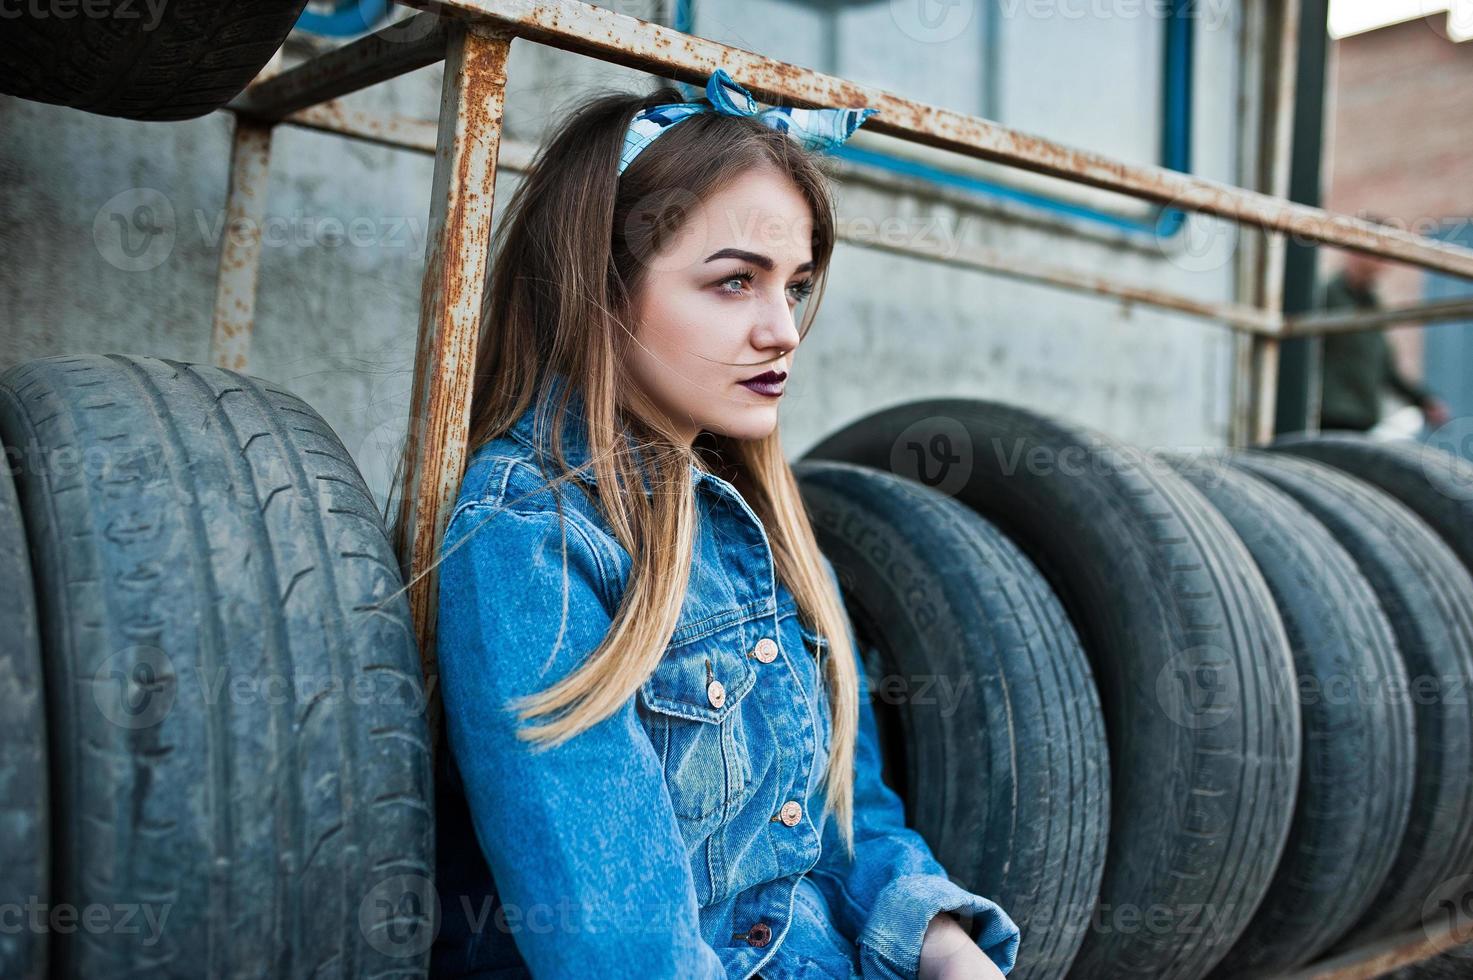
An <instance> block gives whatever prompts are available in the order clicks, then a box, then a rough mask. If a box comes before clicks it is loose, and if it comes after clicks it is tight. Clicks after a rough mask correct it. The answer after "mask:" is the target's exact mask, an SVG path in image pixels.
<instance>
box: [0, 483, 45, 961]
mask: <svg viewBox="0 0 1473 980" xmlns="http://www.w3.org/2000/svg"><path fill="white" fill-rule="evenodd" d="M7 462H8V461H7ZM0 586H3V588H0V705H4V708H3V710H0V854H3V855H5V875H4V882H5V883H4V885H3V886H0V908H3V909H5V910H7V911H8V912H9V914H8V915H7V916H6V919H7V921H6V923H5V925H6V927H7V928H4V929H0V977H6V978H12V977H13V978H15V980H40V978H41V977H44V976H46V975H47V974H46V942H47V934H46V933H45V932H44V931H41V930H38V929H33V928H31V921H32V920H31V914H30V909H31V907H32V903H35V902H40V903H41V904H42V906H43V907H44V906H45V904H46V903H47V902H49V900H50V896H51V887H50V879H51V828H50V825H49V823H50V796H51V794H50V790H49V788H48V787H47V785H46V771H47V767H46V704H45V701H44V699H43V697H42V685H41V634H40V627H39V625H38V623H37V620H36V594H35V591H34V589H33V587H32V580H31V560H30V555H29V554H28V553H27V551H26V531H25V526H24V524H23V523H22V521H21V513H20V502H19V501H18V500H17V499H16V496H15V484H14V483H13V482H12V481H11V478H10V467H9V465H7V466H5V467H0Z"/></svg>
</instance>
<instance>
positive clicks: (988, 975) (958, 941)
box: [916, 912, 1003, 980]
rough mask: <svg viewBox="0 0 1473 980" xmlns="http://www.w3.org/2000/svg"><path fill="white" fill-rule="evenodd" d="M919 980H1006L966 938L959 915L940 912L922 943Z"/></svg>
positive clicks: (927, 930) (929, 926) (995, 966)
mask: <svg viewBox="0 0 1473 980" xmlns="http://www.w3.org/2000/svg"><path fill="white" fill-rule="evenodd" d="M916 977H917V980H1003V972H1002V971H1001V970H999V969H998V968H997V964H996V963H994V962H992V958H991V957H989V956H988V955H987V954H986V953H984V952H982V950H981V948H980V947H979V946H978V945H977V943H976V941H975V940H973V939H972V937H971V936H968V935H967V931H966V930H965V929H963V928H962V926H961V923H960V922H958V921H957V920H956V916H954V915H952V914H951V913H950V912H938V913H936V915H935V916H933V917H932V919H931V921H930V923H929V924H928V925H927V926H926V935H925V937H924V938H923V939H922V940H921V962H920V966H919V967H918V968H917V970H916Z"/></svg>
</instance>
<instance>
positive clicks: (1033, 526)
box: [809, 399, 1300, 980]
mask: <svg viewBox="0 0 1473 980" xmlns="http://www.w3.org/2000/svg"><path fill="white" fill-rule="evenodd" d="M809 456H810V457H811V458H823V459H838V460H847V461H850V462H854V463H859V464H862V465H867V466H872V467H876V468H878V469H882V470H888V471H891V472H895V473H898V474H899V475H901V476H906V477H910V478H913V479H918V480H920V481H921V482H923V483H927V484H928V485H932V486H937V487H938V488H939V489H940V490H941V491H942V492H945V493H949V494H951V495H953V496H955V497H957V498H958V499H959V500H961V501H962V502H963V503H965V504H968V505H969V506H971V507H972V508H973V509H974V510H976V511H977V512H979V513H980V514H982V516H984V517H986V518H987V519H988V520H990V521H992V522H993V523H995V524H996V525H998V526H999V528H1000V529H1001V530H1002V531H1003V532H1004V533H1005V534H1007V535H1008V536H1009V537H1010V538H1012V539H1013V541H1015V542H1016V543H1017V544H1018V545H1020V546H1021V547H1022V549H1023V551H1024V552H1025V553H1026V554H1027V555H1028V556H1029V558H1030V559H1032V561H1033V562H1034V564H1035V565H1037V566H1038V567H1039V569H1040V570H1041V571H1042V572H1043V574H1044V576H1045V578H1046V579H1047V580H1048V581H1049V583H1050V584H1051V585H1052V586H1053V588H1054V591H1055V592H1056V593H1057V594H1058V595H1059V597H1060V598H1061V599H1062V600H1063V602H1064V607H1065V609H1066V610H1067V611H1068V613H1069V616H1070V618H1071V620H1072V621H1073V623H1074V626H1075V628H1076V629H1077V630H1078V632H1079V634H1080V637H1081V639H1082V641H1083V643H1084V647H1085V651H1086V652H1087V653H1088V654H1089V658H1090V663H1091V666H1092V667H1093V670H1094V676H1095V679H1096V681H1097V683H1098V685H1099V689H1100V701H1101V704H1102V706H1103V708H1104V711H1105V726H1106V731H1107V733H1108V738H1109V743H1110V763H1111V779H1110V799H1111V807H1110V828H1111V829H1110V843H1109V848H1108V853H1107V857H1106V861H1105V873H1104V877H1103V880H1102V882H1101V885H1100V896H1099V904H1098V906H1097V907H1096V908H1095V909H1093V910H1081V914H1083V915H1088V916H1089V917H1090V919H1091V923H1090V928H1089V930H1088V932H1087V933H1086V936H1085V939H1084V943H1083V944H1082V946H1081V949H1080V952H1079V955H1078V956H1077V957H1076V959H1075V962H1074V966H1073V969H1072V971H1071V973H1070V975H1071V976H1078V977H1084V978H1088V980H1108V978H1112V977H1121V978H1131V980H1134V978H1138V977H1140V976H1150V977H1153V978H1161V980H1196V978H1200V977H1202V976H1204V975H1205V974H1206V973H1207V971H1208V970H1210V969H1211V968H1212V965H1213V964H1214V963H1216V962H1217V960H1218V959H1220V958H1221V957H1222V956H1223V955H1225V954H1226V953H1227V950H1228V947H1229V946H1230V945H1231V944H1232V943H1233V941H1234V940H1236V939H1237V937H1238V935H1239V933H1241V932H1242V930H1243V928H1244V927H1246V926H1247V924H1248V920H1249V918H1250V917H1251V916H1252V913H1253V910H1254V909H1255V908H1256V907H1257V905H1258V902H1259V901H1260V900H1261V899H1262V897H1263V894H1264V891H1265V889H1266V888H1267V887H1268V883H1269V879H1270V877H1271V875H1272V873H1273V868H1274V865H1275V864H1276V863H1277V862H1278V859H1279V854H1280V852H1281V851H1282V849H1283V846H1284V842H1285V839H1286V837H1287V835H1288V831H1289V823H1290V818H1291V816H1292V810H1293V801H1294V792H1295V787H1296V785H1297V782H1298V778H1299V742H1300V731H1299V713H1298V705H1297V703H1296V700H1295V695H1294V690H1293V687H1294V663H1293V660H1292V658H1291V657H1290V654H1289V644H1288V639H1287V637H1286V636H1285V634H1284V628H1283V625H1282V624H1281V623H1280V622H1279V618H1278V613H1277V612H1276V611H1275V609H1274V604H1273V597H1272V596H1271V595H1270V594H1269V591H1268V586H1267V585H1266V584H1265V583H1264V581H1263V577H1262V576H1261V575H1260V574H1259V572H1258V569H1257V568H1256V567H1255V566H1254V564H1253V559H1252V558H1251V557H1250V556H1249V554H1248V552H1247V549H1246V548H1245V547H1244V546H1243V543H1242V542H1241V541H1240V540H1238V538H1237V536H1236V535H1235V534H1234V533H1233V531H1232V528H1230V527H1229V526H1228V524H1227V522H1226V521H1225V520H1224V519H1223V518H1222V516H1221V515H1220V514H1218V513H1217V512H1216V511H1215V510H1213V508H1212V506H1211V504H1209V503H1208V502H1207V501H1206V499H1204V498H1203V497H1202V496H1201V494H1199V493H1198V492H1197V491H1196V490H1195V489H1193V488H1192V486H1191V485H1190V484H1189V483H1187V482H1186V481H1185V480H1183V479H1182V478H1181V477H1180V476H1178V475H1176V474H1175V473H1173V472H1171V471H1170V468H1169V467H1168V466H1166V464H1164V463H1162V462H1160V461H1159V460H1154V459H1152V458H1151V457H1149V456H1147V455H1146V454H1143V453H1134V452H1133V451H1131V450H1129V448H1128V447H1125V446H1123V445H1121V444H1119V443H1116V442H1114V441H1113V440H1110V439H1108V438H1106V437H1104V436H1101V435H1099V434H1097V433H1095V432H1093V431H1091V430H1088V429H1086V428H1084V427H1081V426H1076V425H1073V424H1069V423H1066V422H1062V421H1059V420H1055V419H1051V418H1048V417H1045V416H1042V415H1039V414H1037V413H1034V412H1030V411H1028V410H1025V409H1021V408H1017V407H1013V406H1008V405H1001V404H996V403H992V402H985V401H969V400H962V399H935V400H929V401H923V402H919V403H911V404H906V405H901V406H897V407H894V408H889V409H885V410H883V411H881V412H878V413H876V414H874V415H871V416H868V417H867V418H864V419H862V420H860V421H858V422H855V423H853V424H851V425H849V426H848V427H846V428H845V429H843V430H841V431H840V432H838V433H837V434H835V435H833V436H830V437H829V438H827V439H825V440H824V441H823V442H821V443H820V444H819V445H818V446H817V447H815V448H814V449H813V450H812V451H811V452H810V453H809ZM1133 460H1135V461H1138V462H1134V461H1133ZM1141 464H1144V465H1141ZM1076 467H1082V469H1076ZM1183 681H1185V683H1186V684H1187V685H1198V684H1200V685H1201V690H1200V691H1193V690H1191V689H1190V688H1189V689H1187V690H1185V691H1184V690H1183V689H1182V687H1181V683H1182V682H1183ZM1214 684H1215V685H1216V686H1214ZM1223 691H1226V692H1229V693H1228V694H1227V695H1225V696H1224V697H1222V698H1218V697H1216V695H1217V694H1218V693H1220V692H1223ZM1193 694H1205V695H1206V699H1207V703H1206V704H1205V705H1204V706H1202V707H1201V708H1200V709H1199V708H1198V707H1197V706H1196V705H1194V704H1192V703H1191V695H1193ZM1229 698H1230V699H1229ZM1204 910H1205V913H1204ZM1123 916H1129V917H1130V921H1123V919H1122V917H1123Z"/></svg>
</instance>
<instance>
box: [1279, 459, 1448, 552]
mask: <svg viewBox="0 0 1473 980" xmlns="http://www.w3.org/2000/svg"><path fill="white" fill-rule="evenodd" d="M1265 448H1266V449H1268V450H1270V451H1273V452H1284V453H1290V454H1293V455H1295V456H1302V457H1304V458H1306V459H1315V460H1319V461H1320V462H1321V463H1328V464H1330V465H1331V466H1333V467H1335V468H1336V469H1337V470H1344V471H1345V472H1346V473H1349V474H1350V475H1351V476H1356V477H1360V478H1361V479H1362V480H1365V481H1366V482H1367V483H1371V484H1374V485H1376V486H1378V487H1380V488H1381V489H1382V490H1385V491H1386V492H1387V493H1389V494H1391V496H1393V497H1395V498H1396V499H1397V500H1400V501H1401V502H1402V503H1404V504H1406V505H1407V506H1408V507H1410V508H1411V509H1412V510H1413V511H1415V512H1416V514H1417V516H1418V517H1420V518H1422V520H1424V521H1426V522H1427V523H1428V524H1429V525H1431V527H1432V529H1433V530H1434V531H1436V532H1437V533H1438V534H1440V535H1442V539H1443V540H1444V541H1446V542H1447V543H1448V545H1449V547H1451V548H1452V549H1453V551H1455V552H1456V553H1457V555H1458V557H1459V558H1460V559H1462V562H1463V567H1465V568H1467V569H1469V570H1470V571H1473V463H1470V462H1468V461H1467V460H1466V459H1463V458H1462V457H1460V456H1454V455H1453V454H1452V453H1450V452H1447V451H1446V450H1444V449H1439V448H1437V447H1436V446H1429V445H1426V444H1425V443H1420V442H1411V441H1409V440H1397V441H1395V442H1388V441H1386V440H1376V439H1371V438H1370V437H1368V436H1364V435H1355V434H1352V433H1340V434H1336V435H1321V436H1302V435H1295V436H1281V437H1279V438H1278V439H1276V440H1274V442H1273V443H1272V444H1271V445H1269V446H1266V447H1265Z"/></svg>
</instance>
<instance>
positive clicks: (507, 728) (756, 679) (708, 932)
mask: <svg viewBox="0 0 1473 980" xmlns="http://www.w3.org/2000/svg"><path fill="white" fill-rule="evenodd" d="M565 383H566V382H565V381H564V380H563V377H562V376H561V375H554V385H555V388H554V390H556V388H557V387H561V385H563V384H565ZM574 399H575V401H574V406H575V411H574V414H573V416H572V417H571V418H569V419H567V420H566V421H565V423H564V428H563V432H564V452H565V456H566V457H567V459H568V460H569V462H570V463H571V464H572V465H575V466H576V465H578V464H579V463H581V462H583V461H584V460H586V459H587V456H586V452H587V450H586V447H585V437H584V435H583V433H582V431H581V425H582V421H581V416H580V415H579V413H578V411H577V407H578V406H581V404H582V402H581V396H580V395H579V394H578V392H577V391H576V390H575V392H574ZM534 408H535V406H534ZM532 411H533V409H532V408H529V409H528V411H527V414H526V415H524V416H523V418H522V419H521V420H520V421H519V422H518V423H517V424H516V425H515V427H514V428H513V429H512V430H511V431H510V432H508V433H506V434H503V435H502V436H501V437H499V438H496V439H493V440H491V441H490V442H488V443H486V444H485V445H483V446H481V447H479V448H478V449H477V450H476V451H475V452H474V454H473V455H472V457H471V459H470V460H469V462H468V465H467V468H466V472H465V475H464V477H463V479H462V484H461V489H460V493H459V497H458V500H457V502H456V504H455V506H454V509H453V511H452V514H451V517H450V521H449V523H448V525H447V529H446V532H445V536H444V541H443V546H442V554H443V555H444V556H445V560H444V562H443V563H442V564H441V565H440V568H439V619H438V628H437V635H438V656H439V665H440V683H441V693H442V696H443V699H444V706H445V722H446V736H447V748H448V750H449V751H442V752H441V754H440V755H441V758H442V760H443V761H442V762H441V766H442V773H441V778H440V779H439V780H438V781H437V783H438V785H439V787H440V789H439V790H438V799H437V825H438V826H437V831H438V836H437V845H436V851H437V869H436V878H437V882H436V883H437V889H438V894H439V899H440V909H439V914H440V923H439V927H438V933H437V938H436V940H435V945H434V947H433V950H432V970H431V972H432V974H433V975H435V976H475V977H525V976H527V975H528V973H529V972H530V973H531V974H532V975H534V976H537V977H559V978H560V977H579V978H581V977H599V978H615V977H639V978H642V980H656V978H666V977H671V978H673V977H740V978H745V977H752V976H760V977H764V978H770V980H777V978H788V977H817V976H831V977H853V976H856V975H862V976H864V977H913V976H915V973H916V968H917V964H918V961H919V956H920V949H921V940H922V937H923V935H924V933H925V931H926V926H927V923H928V922H929V921H930V919H931V917H932V916H933V915H935V914H937V913H938V912H940V911H942V910H953V911H956V912H957V913H958V914H959V916H960V919H961V921H962V923H963V924H964V926H965V927H966V928H967V929H968V930H969V931H970V933H971V935H972V936H973V937H974V938H975V939H976V941H977V942H978V944H979V945H980V947H981V948H982V949H983V950H984V951H985V952H986V954H987V955H988V956H990V957H991V958H992V960H993V961H994V962H996V963H997V965H998V966H999V968H1000V969H1001V970H1002V971H1003V972H1004V973H1006V972H1008V971H1009V970H1011V969H1012V966H1013V962H1014V958H1015V956H1016V953H1017V948H1018V944H1019V934H1018V928H1017V926H1016V925H1014V923H1013V922H1012V920H1011V919H1010V918H1009V917H1008V916H1007V914H1006V913H1005V912H1004V911H1003V910H1002V909H1001V908H1000V907H998V906H997V905H996V904H995V903H993V902H992V901H990V900H989V899H987V898H984V897H982V896H981V895H976V894H973V893H971V892H969V891H967V890H965V889H963V888H961V887H960V886H958V885H957V884H956V883H954V882H952V881H951V880H950V879H949V878H948V877H947V875H946V872H945V871H944V870H943V868H942V867H941V866H940V865H939V864H938V863H937V861H936V859H935V857H934V856H933V855H932V853H931V851H930V849H929V848H928V847H927V845H926V842H925V841H924V840H923V839H922V838H921V837H920V835H919V834H917V833H916V832H915V831H914V830H912V829H910V828H909V827H907V826H906V824H905V821H904V812H903V808H902V803H901V800H900V798H899V797H898V796H897V795H896V794H895V793H894V792H893V791H892V790H891V789H890V788H889V787H888V786H886V784H885V783H884V782H883V781H882V780H881V777H880V755H879V748H878V745H877V737H876V729H875V722H874V715H873V711H872V710H871V708H870V706H869V702H868V696H867V690H868V685H867V684H866V683H865V681H866V678H865V675H864V671H863V663H862V661H860V662H859V668H860V681H861V684H862V685H864V686H863V688H862V690H861V696H860V704H861V712H860V721H861V734H860V739H859V742H858V745H857V748H856V773H855V796H854V806H855V817H854V844H855V860H853V861H852V862H851V861H850V860H848V858H847V856H846V854H845V851H844V848H843V844H842V841H841V840H840V838H839V834H838V828H837V824H836V821H835V820H832V819H830V815H829V814H827V813H822V810H823V788H822V783H823V776H824V773H825V771H826V768H825V767H826V764H827V761H828V753H829V734H830V732H829V715H828V698H827V694H826V692H825V686H824V684H822V683H821V678H822V677H823V674H822V665H823V658H824V657H826V656H827V655H828V651H829V644H828V643H827V641H826V640H824V639H823V638H822V637H819V636H818V635H816V634H815V633H812V632H810V631H809V630H808V629H807V627H806V626H804V625H803V624H802V623H801V621H800V620H799V618H798V615H797V606H796V603H795V601H794V599H793V596H792V595H791V594H790V593H789V592H788V590H787V588H786V587H785V586H784V585H782V584H781V583H779V582H776V581H774V573H773V562H772V553H771V550H770V548H769V545H768V541H767V535H766V533H765V531H764V529H763V527H762V524H761V523H760V521H759V520H758V518H757V516H756V515H755V514H754V513H753V512H752V511H751V509H750V508H749V507H748V505H747V503H746V502H745V501H744V500H743V499H742V497H741V495H740V494H739V493H738V492H737V490H736V489H735V487H733V486H732V484H731V483H729V482H727V481H725V480H722V479H720V478H718V477H716V476H715V475H713V474H710V473H705V472H703V471H700V470H699V469H697V468H693V469H692V478H693V480H694V482H695V486H696V495H697V500H698V515H699V525H698V527H699V531H698V540H697V543H696V548H697V551H696V557H695V560H694V562H693V564H692V568H691V576H690V585H689V589H688V591H687V595H686V598H685V602H684V605H683V607H682V610H681V614H680V619H679V621H678V626H677V628H676V630H675V633H674V636H673V637H672V639H671V641H670V644H669V647H668V649H667V650H666V652H665V654H664V659H663V660H662V661H661V663H660V665H659V666H658V667H657V668H656V670H655V672H654V674H653V675H652V676H651V677H650V678H649V679H648V680H646V681H645V682H644V684H643V685H641V687H640V688H639V689H638V691H637V692H636V693H635V695H633V696H631V697H630V698H629V699H628V700H627V701H626V702H625V703H624V704H623V706H622V707H621V708H620V709H619V710H618V711H617V712H616V713H615V714H613V715H612V716H610V717H608V718H606V719H604V720H603V721H602V722H600V723H599V724H597V725H595V726H593V727H592V728H590V729H588V730H587V731H585V732H583V733H581V734H580V735H578V736H576V737H574V738H573V739H570V740H569V741H567V742H565V743H563V744H562V745H560V746H558V747H556V748H553V749H550V750H542V751H536V750H534V749H533V748H532V743H529V742H523V741H521V740H519V739H518V738H517V737H516V736H515V734H514V730H515V728H516V727H517V724H518V723H519V722H518V719H517V718H516V717H515V715H514V714H512V713H511V712H510V711H508V710H506V709H505V707H504V706H505V704H506V702H508V701H510V700H512V699H514V698H516V697H518V696H519V695H523V694H527V693H531V692H533V691H536V690H541V689H542V688H545V687H547V686H548V685H550V684H552V683H553V682H555V681H557V680H558V679H560V678H561V677H563V676H564V675H566V674H567V673H569V672H570V671H571V670H572V669H573V668H575V667H576V666H577V665H578V664H579V663H581V662H582V658H583V657H585V656H586V655H587V654H588V653H589V652H591V651H592V650H593V649H594V648H595V647H596V646H597V645H598V643H599V642H600V641H601V639H602V638H603V636H604V635H605V633H606V632H607V630H608V628H609V626H610V624H611V622H612V616H613V613H614V612H615V611H616V609H617V606H618V602H619V599H620V597H621V595H622V591H623V587H624V583H625V582H626V581H627V578H628V575H629V572H630V566H631V562H630V558H629V555H628V553H627V552H626V551H625V550H624V549H623V547H622V546H621V545H620V544H619V543H618V541H617V539H616V538H615V537H614V535H613V533H612V532H611V531H610V530H608V528H607V525H606V524H605V523H604V522H603V520H602V519H601V517H600V516H599V514H598V511H597V510H596V508H595V507H594V505H593V502H592V501H591V500H590V499H589V498H588V497H587V496H586V495H585V494H584V492H583V491H582V490H581V489H580V488H578V487H577V486H576V485H575V484H572V483H565V484H561V485H560V486H559V487H558V492H560V494H561V496H562V498H563V513H564V516H565V518H566V520H567V535H566V540H564V537H563V535H562V533H561V530H560V525H559V519H558V514H557V511H556V510H555V509H554V504H553V493H554V491H552V490H541V491H537V489H536V488H537V487H538V486H539V485H540V484H541V483H542V482H544V480H545V477H544V475H543V473H542V472H541V471H540V470H539V468H538V465H537V461H536V458H535V455H534V445H535V443H534V442H533V430H532ZM587 479H589V480H590V481H592V479H593V477H592V474H591V470H590V472H589V475H588V477H587ZM645 490H646V493H648V492H649V489H648V487H646V488H645ZM529 494H530V495H529ZM516 497H520V498H522V499H520V500H517V501H515V502H514V503H512V504H510V505H509V506H507V507H506V508H505V509H498V508H499V507H500V505H501V504H502V503H503V501H506V500H510V499H512V498H516ZM473 531H474V532H475V534H474V535H473V536H471V537H469V539H468V540H467V538H468V536H470V535H471V532H473ZM463 541H464V546H460V545H461V544H462V542H463ZM564 546H566V556H567V564H568V569H567V574H568V579H569V582H568V593H567V595H566V596H565V595H564V588H563V560H564V558H563V555H564V551H563V549H564ZM825 565H826V567H827V568H828V571H829V574H830V576H834V570H833V566H832V565H831V564H828V561H827V559H825ZM834 581H835V586H836V588H837V584H838V583H837V577H836V576H835V577H834ZM565 611H566V616H567V624H566V631H565V632H564V633H563V635H562V642H561V644H560V645H559V644H557V638H558V631H559V625H560V623H561V622H562V619H563V616H564V612H565ZM849 635H850V637H851V640H852V638H853V629H852V625H851V626H850V634H849ZM555 647H556V649H554V648H555ZM541 720H542V721H546V720H547V719H546V718H543V719H541ZM447 756H449V758H445V757H447Z"/></svg>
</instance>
